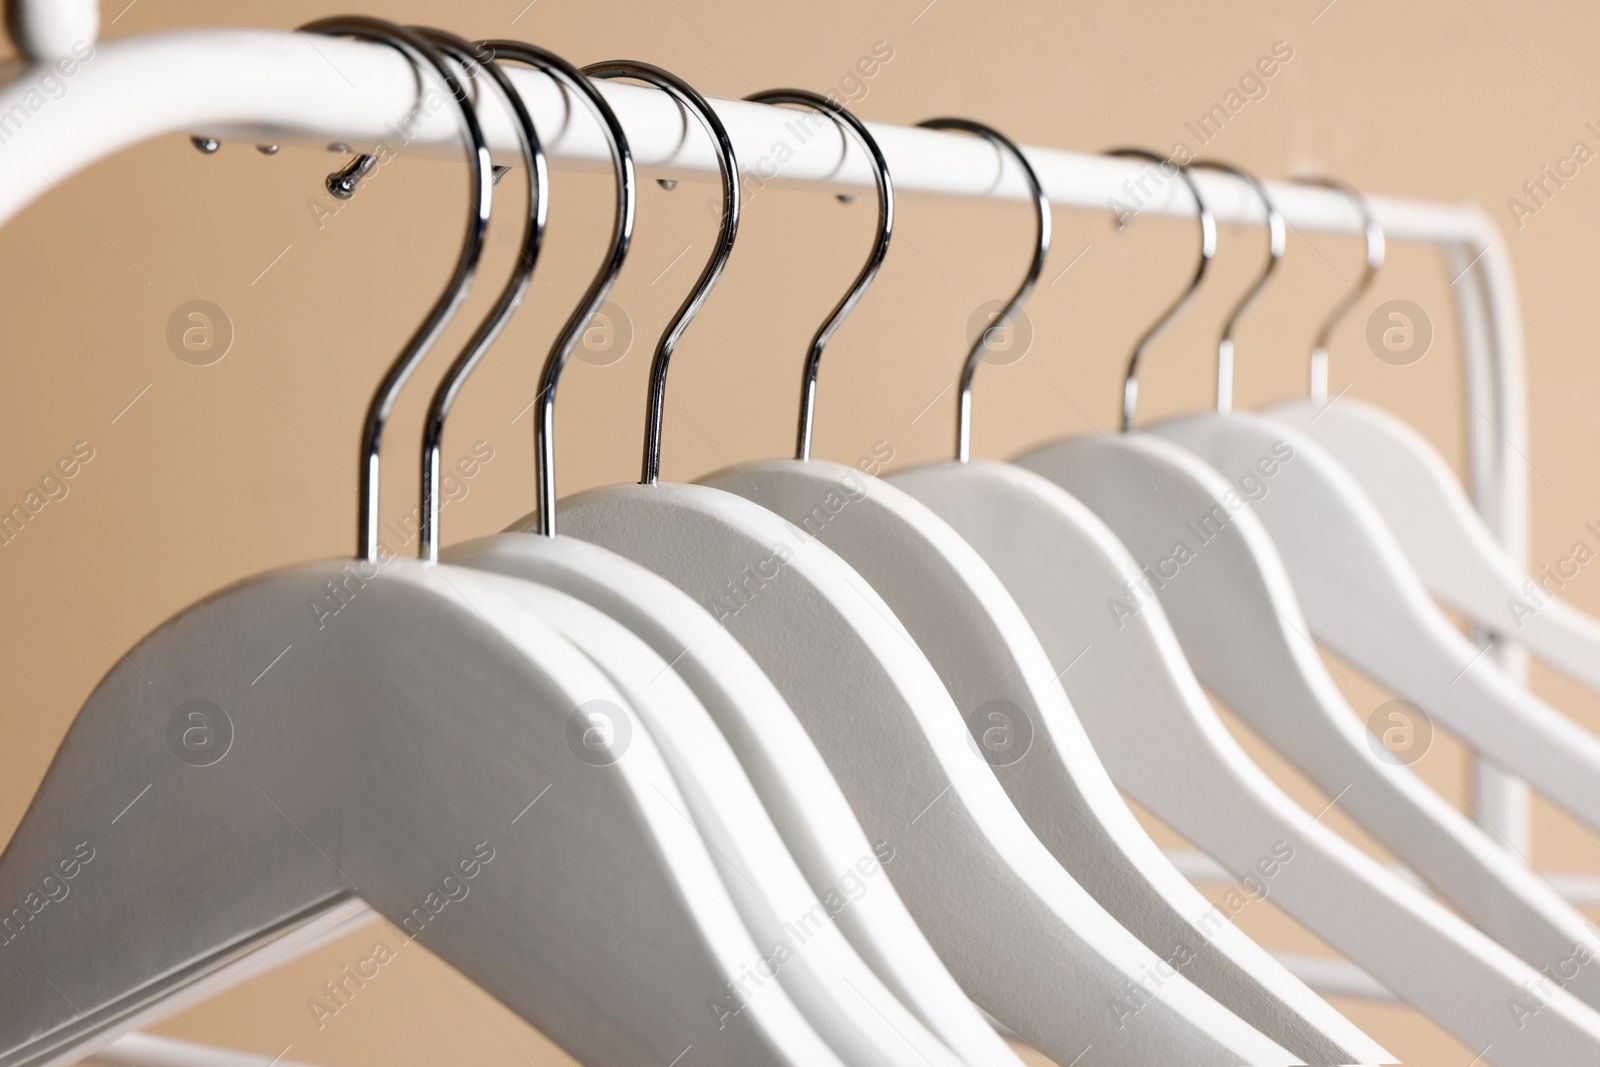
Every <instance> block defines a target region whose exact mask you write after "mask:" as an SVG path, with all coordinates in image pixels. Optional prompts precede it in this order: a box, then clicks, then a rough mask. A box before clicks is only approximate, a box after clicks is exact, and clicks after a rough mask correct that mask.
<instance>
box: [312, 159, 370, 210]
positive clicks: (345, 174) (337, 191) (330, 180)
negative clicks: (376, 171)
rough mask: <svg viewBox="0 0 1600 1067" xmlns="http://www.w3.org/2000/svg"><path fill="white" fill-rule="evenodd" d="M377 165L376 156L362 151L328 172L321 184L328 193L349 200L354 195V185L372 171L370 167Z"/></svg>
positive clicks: (358, 183) (357, 184) (359, 182)
mask: <svg viewBox="0 0 1600 1067" xmlns="http://www.w3.org/2000/svg"><path fill="white" fill-rule="evenodd" d="M377 165H378V157H377V156H376V155H373V154H371V153H368V152H362V153H360V154H359V155H357V156H356V158H354V159H352V160H351V161H350V162H348V163H346V164H345V165H344V166H342V167H340V168H339V169H338V170H336V171H334V172H333V173H332V174H329V175H328V176H327V177H326V178H324V179H323V181H322V184H323V186H324V187H325V188H326V189H327V190H328V193H329V195H331V196H333V197H335V198H336V199H339V200H349V199H350V198H351V197H352V196H355V195H356V187H357V186H359V185H360V184H361V179H362V178H365V177H366V176H367V175H368V174H371V173H372V168H374V167H376V166H377Z"/></svg>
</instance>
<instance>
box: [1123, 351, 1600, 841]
mask: <svg viewBox="0 0 1600 1067" xmlns="http://www.w3.org/2000/svg"><path fill="white" fill-rule="evenodd" d="M1130 373H1131V371H1130ZM1130 388H1134V389H1136V386H1131V387H1130ZM1124 421H1125V422H1126V421H1127V415H1126V413H1125V416H1124ZM1154 432H1156V433H1159V434H1161V435H1162V436H1164V437H1166V438H1168V439H1169V440H1172V441H1176V442H1177V443H1179V444H1181V445H1183V446H1184V447H1185V448H1187V449H1188V450H1189V451H1191V452H1192V453H1194V454H1195V455H1197V456H1199V457H1200V458H1202V459H1203V460H1205V461H1206V462H1207V463H1209V464H1210V466H1212V467H1213V468H1216V469H1218V470H1221V471H1232V470H1234V468H1235V467H1236V466H1237V465H1238V464H1239V463H1241V462H1243V463H1244V464H1245V466H1244V467H1242V468H1239V470H1240V471H1241V472H1246V471H1248V470H1250V469H1251V465H1252V464H1254V463H1255V462H1256V461H1257V460H1258V459H1260V458H1261V457H1262V456H1263V455H1264V454H1268V455H1270V454H1271V450H1272V449H1273V448H1274V447H1282V446H1279V445H1278V442H1280V441H1281V442H1283V444H1284V445H1286V446H1287V447H1288V449H1290V450H1291V454H1292V455H1293V457H1294V460H1293V462H1290V463H1283V464H1281V465H1280V466H1279V468H1278V473H1277V474H1275V475H1274V477H1273V479H1272V483H1271V491H1270V492H1267V493H1265V494H1264V495H1262V496H1261V497H1260V499H1258V500H1255V501H1252V502H1251V507H1250V509H1249V510H1250V511H1252V512H1253V513H1254V514H1255V515H1256V516H1258V517H1259V518H1260V520H1261V522H1262V524H1263V525H1264V527H1265V529H1266V532H1267V533H1268V534H1270V535H1271V542H1272V544H1273V545H1274V546H1276V548H1277V550H1278V553H1279V554H1280V555H1281V557H1282V561H1283V564H1284V565H1285V567H1286V568H1287V570H1288V575H1289V578H1290V579H1291V581H1292V583H1293V590H1294V593H1295V595H1296V598H1297V599H1298V601H1299V603H1300V605H1301V606H1302V608H1303V610H1304V612H1305V617H1306V621H1307V622H1308V623H1309V624H1310V627H1311V631H1312V633H1314V634H1315V635H1316V636H1317V637H1319V638H1320V639H1321V640H1323V641H1325V642H1326V643H1327V644H1328V645H1329V647H1331V648H1333V649H1334V650H1335V651H1336V652H1338V653H1339V654H1340V655H1341V656H1342V657H1344V658H1345V659H1346V660H1348V661H1349V662H1351V663H1352V664H1354V665H1355V666H1357V667H1358V668H1360V669H1361V670H1362V671H1364V672H1366V673H1367V674H1369V675H1371V676H1372V677H1373V678H1374V679H1375V680H1377V681H1378V682H1379V683H1380V684H1381V685H1383V686H1385V687H1386V688H1388V689H1389V690H1390V691H1392V692H1394V693H1395V694H1397V695H1398V696H1400V697H1402V698H1404V699H1406V700H1409V701H1412V702H1414V703H1416V704H1418V705H1420V706H1421V707H1422V708H1423V710H1425V711H1427V712H1428V713H1429V714H1431V715H1434V716H1436V717H1437V718H1438V719H1439V720H1440V721H1441V722H1443V723H1444V724H1445V725H1447V726H1449V727H1450V728H1451V729H1452V730H1453V731H1455V732H1456V733H1457V734H1459V735H1460V736H1461V737H1462V739H1463V740H1465V741H1466V742H1467V743H1469V744H1470V745H1472V746H1473V747H1474V748H1476V749H1478V750H1479V751H1480V752H1482V753H1484V754H1485V755H1487V756H1488V757H1489V758H1490V759H1493V760H1495V761H1496V762H1498V763H1500V764H1502V765H1503V766H1505V767H1507V768H1508V769H1510V770H1511V771H1512V772H1513V773H1515V774H1518V775H1520V776H1522V777H1525V778H1528V779H1529V780H1530V782H1531V784H1532V785H1533V787H1534V788H1536V789H1538V790H1539V791H1541V792H1543V793H1544V794H1545V795H1546V796H1548V797H1550V798H1551V799H1552V800H1555V801H1556V802H1557V803H1559V804H1561V805H1562V806H1563V807H1565V808H1567V810H1568V811H1570V812H1571V813H1572V814H1574V815H1575V816H1577V817H1578V818H1579V819H1581V820H1583V821H1585V822H1587V823H1588V824H1589V825H1591V826H1594V827H1600V737H1596V736H1595V735H1593V734H1591V733H1589V732H1588V731H1587V730H1584V729H1583V728H1582V727H1580V726H1579V725H1578V724H1577V723H1575V722H1573V721H1572V720H1571V719H1569V718H1567V717H1566V716H1564V715H1562V714H1561V713H1560V712H1558V711H1556V710H1555V709H1554V708H1552V707H1550V706H1549V705H1548V704H1546V703H1545V702H1543V701H1542V700H1540V699H1538V698H1537V697H1535V696H1534V695H1533V694H1531V693H1529V692H1528V691H1527V689H1525V688H1524V687H1523V686H1521V685H1520V684H1518V683H1517V682H1516V681H1515V680H1513V679H1512V678H1511V677H1509V676H1508V675H1507V674H1505V672H1504V671H1502V670H1500V669H1499V668H1498V667H1497V666H1496V665H1495V664H1493V663H1489V662H1482V651H1483V650H1482V649H1479V648H1477V647H1475V646H1474V645H1473V644H1472V642H1470V641H1469V640H1467V638H1466V637H1465V636H1463V635H1462V634H1461V633H1460V632H1459V631H1458V630H1456V629H1455V627H1454V626H1452V625H1451V623H1450V621H1449V619H1448V618H1446V617H1445V615H1444V614H1443V612H1441V611H1440V610H1439V608H1438V606H1437V605H1436V604H1435V603H1434V602H1433V600H1432V599H1431V598H1430V597H1429V596H1428V593H1427V590H1426V589H1425V588H1424V587H1423V585H1422V583H1421V581H1420V580H1419V579H1418V578H1417V576H1416V574H1415V572H1414V571H1412V570H1411V568H1410V566H1409V564H1408V562H1407V560H1406V558H1405V555H1404V553H1403V552H1402V551H1401V550H1400V548H1399V546H1398V545H1397V544H1396V543H1395V541H1394V538H1393V535H1392V534H1390V532H1389V531H1388V529H1387V528H1386V527H1385V525H1384V522H1383V518H1382V516H1381V515H1380V514H1379V513H1378V511H1377V509H1376V508H1375V507H1374V506H1373V505H1372V503H1371V501H1370V500H1368V499H1367V498H1366V497H1365V494H1363V493H1362V491H1361V489H1360V487H1359V486H1358V485H1356V484H1355V482H1354V481H1353V480H1352V479H1351V478H1350V477H1349V475H1348V474H1346V473H1345V472H1344V471H1343V470H1341V469H1340V468H1339V465H1338V463H1337V462H1336V461H1335V460H1334V459H1333V458H1332V457H1331V456H1328V455H1327V454H1326V453H1325V452H1324V451H1323V450H1322V449H1321V448H1320V447H1319V446H1318V445H1317V443H1316V442H1314V441H1311V440H1308V439H1307V438H1305V437H1304V436H1302V435H1300V434H1298V433H1296V432H1295V431H1294V430H1293V429H1292V428H1290V427H1288V426H1285V425H1283V424H1281V423H1274V422H1272V421H1270V420H1267V419H1265V418H1263V417H1261V416H1256V415H1252V414H1250V413H1232V414H1227V415H1224V414H1222V413H1220V412H1209V413H1201V414H1197V415H1191V416H1186V417H1184V418H1181V419H1176V420H1172V421H1170V422H1167V423H1165V424H1162V425H1159V426H1157V427H1155V429H1154ZM1263 448H1265V449H1266V450H1267V453H1263V452H1262V451H1261V450H1262V449H1263ZM1225 510H1227V509H1225ZM1181 521H1182V520H1181V519H1180V520H1179V522H1181Z"/></svg>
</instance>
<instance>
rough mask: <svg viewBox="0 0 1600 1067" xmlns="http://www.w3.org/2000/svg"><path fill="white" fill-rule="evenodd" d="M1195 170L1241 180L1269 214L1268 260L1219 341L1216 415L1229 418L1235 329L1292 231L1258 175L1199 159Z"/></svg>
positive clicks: (1269, 274) (1257, 293)
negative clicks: (1227, 415) (1199, 169)
mask: <svg viewBox="0 0 1600 1067" xmlns="http://www.w3.org/2000/svg"><path fill="white" fill-rule="evenodd" d="M1196 167H1199V168H1201V169H1204V170H1214V171H1219V172H1221V173H1223V174H1229V175H1232V176H1233V177H1235V178H1237V179H1239V180H1240V181H1241V182H1243V183H1244V184H1246V185H1248V186H1249V187H1250V190H1251V191H1252V192H1254V193H1255V194H1256V197H1257V199H1259V200H1260V201H1261V206H1262V207H1263V208H1264V209H1265V210H1266V213H1267V261H1266V262H1265V263H1264V264H1262V266H1261V273H1260V274H1258V275H1256V280H1255V282H1254V283H1252V284H1251V286H1250V288H1249V289H1246V290H1245V293H1244V295H1243V296H1241V297H1240V298H1239V300H1238V302H1237V303H1236V304H1234V305H1233V310H1232V311H1230V312H1228V321H1227V322H1226V323H1224V324H1223V327H1222V336H1221V337H1219V338H1218V339H1217V413H1218V414H1219V415H1226V414H1228V413H1229V412H1230V411H1232V410H1233V328H1234V327H1235V326H1237V325H1238V323H1239V319H1240V317H1241V316H1243V315H1244V312H1245V309H1246V308H1248V307H1249V306H1250V304H1251V303H1252V302H1253V301H1254V300H1255V298H1256V297H1257V296H1259V295H1260V293H1261V290H1262V289H1264V288H1266V285H1267V281H1268V280H1269V279H1270V278H1271V277H1272V272H1273V271H1274V270H1276V269H1277V266H1278V261H1279V260H1280V259H1282V258H1283V250H1284V246H1285V245H1286V244H1288V229H1289V228H1288V226H1286V225H1285V224H1284V221H1283V215H1282V213H1280V212H1279V211H1278V208H1277V205H1275V204H1274V203H1273V202H1272V198H1271V197H1269V196H1268V195H1267V189H1266V186H1264V185H1262V184H1261V182H1260V181H1258V180H1257V179H1256V176H1255V175H1253V174H1251V173H1249V172H1248V171H1245V170H1242V169H1241V168H1239V167H1236V166H1234V165H1233V164H1231V163H1223V162H1221V161H1219V160H1210V159H1197V160H1195V161H1194V162H1193V163H1190V164H1189V169H1191V170H1193V169H1195V168H1196Z"/></svg>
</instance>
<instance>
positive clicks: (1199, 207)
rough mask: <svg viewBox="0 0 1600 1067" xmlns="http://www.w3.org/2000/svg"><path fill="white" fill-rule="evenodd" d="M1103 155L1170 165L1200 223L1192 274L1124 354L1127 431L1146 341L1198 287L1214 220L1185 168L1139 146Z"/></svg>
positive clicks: (1211, 246) (1210, 251)
mask: <svg viewBox="0 0 1600 1067" xmlns="http://www.w3.org/2000/svg"><path fill="white" fill-rule="evenodd" d="M1106 155H1108V156H1115V157H1118V158H1123V159H1142V160H1144V161H1145V162H1147V163H1153V164H1155V165H1156V166H1157V167H1159V168H1167V167H1170V168H1172V169H1173V170H1176V171H1177V172H1178V177H1179V178H1180V179H1182V181H1183V184H1184V185H1185V186H1187V187H1188V189H1189V195H1190V196H1192V197H1193V198H1194V204H1195V219H1196V221H1198V222H1199V223H1200V257H1199V261H1198V262H1197V263H1196V264H1195V268H1194V275H1193V276H1192V277H1191V278H1190V279H1189V284H1188V286H1187V287H1186V288H1185V289H1184V290H1183V292H1182V293H1180V294H1179V295H1178V298H1177V299H1176V300H1174V301H1173V302H1172V303H1171V304H1169V305H1168V306H1167V309H1166V310H1165V311H1163V312H1162V313H1161V315H1160V316H1159V317H1158V318H1157V319H1156V321H1155V322H1153V323H1151V324H1150V325H1149V326H1148V327H1147V328H1146V329H1145V331H1144V333H1142V334H1140V336H1139V340H1138V341H1136V342H1134V346H1133V352H1132V354H1131V355H1129V356H1128V370H1127V373H1126V374H1124V375H1123V378H1122V432H1123V433H1127V432H1128V431H1130V430H1132V429H1133V416H1134V412H1135V411H1136V410H1137V409H1138V406H1139V364H1140V363H1141V362H1142V361H1143V360H1144V354H1145V350H1146V349H1148V348H1149V347H1150V342H1151V341H1153V340H1155V338H1156V336H1157V335H1158V334H1160V333H1161V331H1162V330H1165V329H1166V328H1167V326H1168V325H1170V324H1171V322H1172V320H1173V319H1175V318H1177V317H1178V315H1179V314H1180V313H1181V312H1182V311H1183V309H1184V308H1185V307H1187V306H1188V304H1189V301H1190V300H1191V299H1192V298H1193V297H1194V294H1195V292H1196V290H1198V289H1199V288H1200V282H1201V280H1202V279H1204V278H1205V276H1206V268H1207V267H1208V266H1210V264H1211V257H1212V256H1214V255H1216V252H1217V220H1216V219H1215V218H1214V217H1213V216H1212V214H1211V209H1210V208H1209V207H1207V206H1206V202H1205V198H1204V197H1202V196H1201V195H1200V188H1199V186H1197V185H1195V183H1194V178H1192V177H1191V176H1190V175H1189V172H1188V170H1186V169H1185V168H1183V167H1181V166H1179V165H1178V164H1176V163H1173V162H1172V161H1171V160H1168V159H1164V158H1162V157H1161V156H1158V155H1156V154H1155V153H1154V152H1149V151H1146V150H1145V149H1142V148H1116V149H1113V150H1111V151H1110V152H1107V153H1106ZM1169 177H1170V175H1169Z"/></svg>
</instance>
